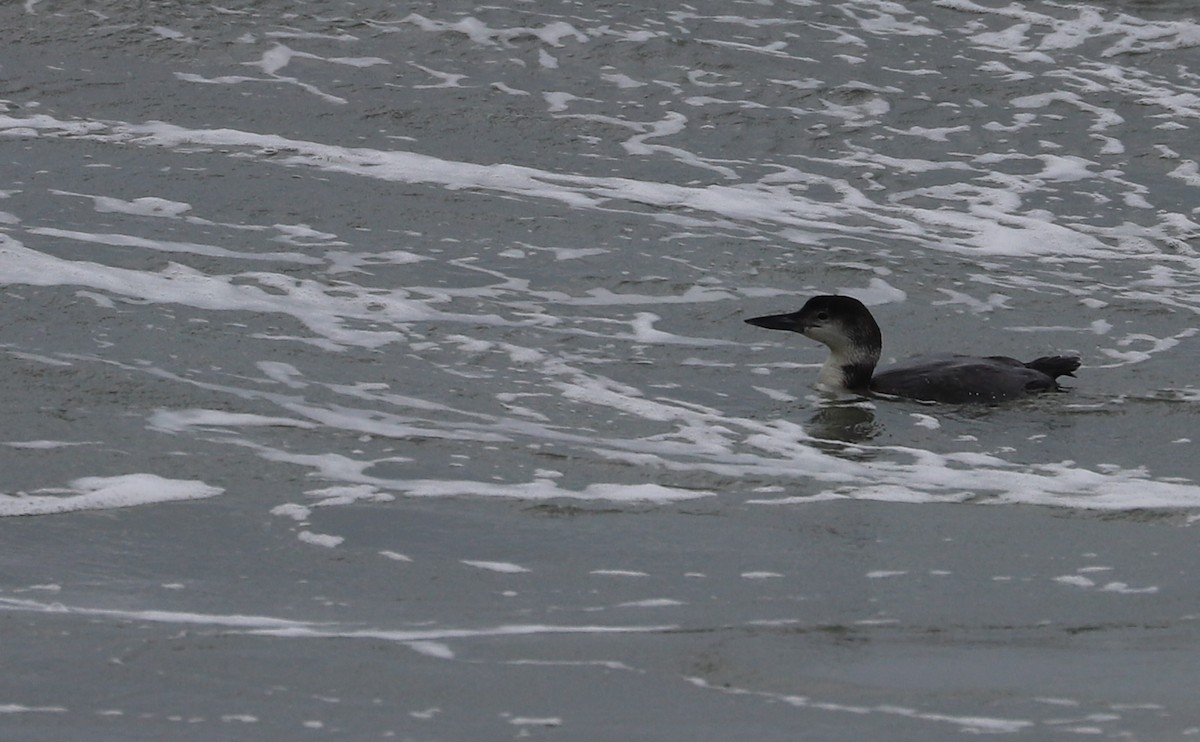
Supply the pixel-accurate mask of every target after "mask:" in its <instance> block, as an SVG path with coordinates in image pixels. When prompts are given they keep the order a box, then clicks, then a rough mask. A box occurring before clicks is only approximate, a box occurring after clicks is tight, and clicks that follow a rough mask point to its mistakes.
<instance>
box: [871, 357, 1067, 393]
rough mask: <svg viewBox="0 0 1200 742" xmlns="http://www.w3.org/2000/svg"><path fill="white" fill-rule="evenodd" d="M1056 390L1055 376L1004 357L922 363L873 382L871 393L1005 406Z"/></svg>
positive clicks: (895, 368) (896, 369)
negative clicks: (1028, 396)
mask: <svg viewBox="0 0 1200 742" xmlns="http://www.w3.org/2000/svg"><path fill="white" fill-rule="evenodd" d="M1039 360H1041V359H1039ZM1034 363H1036V361H1035V362H1034ZM1057 388H1058V384H1056V383H1055V381H1054V376H1051V375H1050V374H1049V373H1047V372H1045V371H1043V370H1042V368H1040V367H1031V365H1027V364H1024V363H1022V362H1020V361H1018V360H1016V359H1013V358H1007V357H1003V356H994V357H990V358H980V357H976V356H943V357H938V358H930V359H921V360H918V361H914V362H911V363H905V364H902V365H897V366H893V367H891V368H889V369H887V370H885V371H881V372H879V373H877V374H875V375H874V376H873V377H872V378H871V390H872V391H875V392H878V393H880V394H892V395H896V396H899V397H908V398H910V399H918V400H921V401H925V402H949V403H955V404H957V403H964V402H983V403H995V402H1005V401H1008V400H1011V399H1019V398H1020V397H1024V396H1026V395H1028V394H1035V393H1038V392H1045V391H1053V390H1055V389H1057Z"/></svg>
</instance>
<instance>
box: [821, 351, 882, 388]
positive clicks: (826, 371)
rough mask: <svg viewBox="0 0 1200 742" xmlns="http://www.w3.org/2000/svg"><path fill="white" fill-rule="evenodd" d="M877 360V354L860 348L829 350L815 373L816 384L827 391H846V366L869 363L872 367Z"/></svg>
mask: <svg viewBox="0 0 1200 742" xmlns="http://www.w3.org/2000/svg"><path fill="white" fill-rule="evenodd" d="M878 362H879V356H878V355H877V354H875V353H871V352H870V351H864V350H863V349H861V348H850V349H840V350H832V349H831V350H830V351H829V357H828V358H826V359H825V363H824V364H823V365H822V366H821V372H820V373H819V374H817V386H818V387H820V388H821V389H824V390H825V391H829V392H837V393H841V392H848V391H850V390H849V388H848V387H847V386H846V371H845V369H846V367H848V366H858V365H862V364H867V363H869V364H870V365H871V366H872V367H874V366H875V364H876V363H878Z"/></svg>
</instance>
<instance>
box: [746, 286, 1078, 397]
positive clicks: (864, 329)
mask: <svg viewBox="0 0 1200 742" xmlns="http://www.w3.org/2000/svg"><path fill="white" fill-rule="evenodd" d="M746 322H748V323H749V324H752V325H756V326H758V327H765V328H767V329H768V330H790V331H791V332H798V333H800V334H802V335H805V336H807V337H810V338H812V339H813V340H816V341H817V342H819V343H823V344H824V345H826V346H828V347H829V358H828V359H826V361H825V365H824V366H822V367H821V373H820V376H819V377H818V382H819V384H820V386H822V387H824V388H825V389H827V390H829V391H833V392H852V393H857V394H868V393H870V392H875V393H877V394H886V395H892V396H896V397H907V398H909V399H915V400H919V401H922V402H949V403H955V404H959V403H965V402H982V403H985V404H995V403H997V402H1006V401H1009V400H1013V399H1020V398H1022V397H1026V396H1029V395H1031V394H1037V393H1039V392H1050V391H1059V386H1058V381H1057V379H1058V377H1059V376H1072V377H1073V376H1074V375H1075V374H1074V371H1075V369H1077V368H1079V363H1080V362H1079V358H1078V357H1077V356H1044V357H1042V358H1038V359H1036V360H1032V361H1030V362H1028V363H1022V362H1021V361H1018V360H1017V359H1015V358H1008V357H1005V356H964V355H945V356H935V357H930V358H921V359H917V360H915V361H912V362H909V363H903V364H900V365H896V366H892V367H891V368H888V369H886V370H884V371H882V372H880V373H875V364H877V363H878V362H879V353H880V350H881V349H882V347H883V338H882V336H881V335H880V332H879V325H878V324H876V323H875V318H874V317H872V316H871V312H870V311H869V310H868V309H867V308H866V306H864V305H863V303H862V302H861V301H859V300H858V299H853V298H851V297H849V296H814V297H813V298H811V299H809V300H808V302H807V303H805V305H804V306H803V307H802V308H801V309H800V311H798V312H791V313H790V314H772V315H768V316H765V317H753V318H751V319H748V320H746Z"/></svg>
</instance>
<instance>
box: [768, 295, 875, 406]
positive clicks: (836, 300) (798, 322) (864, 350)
mask: <svg viewBox="0 0 1200 742" xmlns="http://www.w3.org/2000/svg"><path fill="white" fill-rule="evenodd" d="M746 322H748V323H750V324H752V325H755V326H757V327H765V328H767V329H768V330H789V331H791V332H798V333H800V334H801V335H804V336H805V337H810V338H812V339H813V340H816V341H817V342H819V343H821V344H823V345H825V346H827V347H828V348H829V359H828V360H826V361H825V366H824V368H822V369H821V378H820V380H821V383H822V384H824V385H825V386H827V387H831V388H834V389H839V388H840V389H852V390H858V389H866V388H867V386H868V384H869V383H870V381H871V374H872V373H873V372H874V371H875V364H876V363H878V362H879V353H880V351H881V350H882V348H883V339H882V336H881V335H880V333H879V325H878V324H876V323H875V318H874V317H872V316H871V312H870V310H868V309H867V308H866V306H864V305H863V303H862V302H861V301H859V300H858V299H854V298H851V297H849V296H814V297H813V298H811V299H809V300H808V301H807V302H806V303H805V304H804V306H803V307H801V308H800V311H798V312H791V313H789V314H771V315H767V316H765V317H753V318H751V319H748V320H746Z"/></svg>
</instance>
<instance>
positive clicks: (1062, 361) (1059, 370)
mask: <svg viewBox="0 0 1200 742" xmlns="http://www.w3.org/2000/svg"><path fill="white" fill-rule="evenodd" d="M1079 363H1080V361H1079V356H1043V357H1041V358H1038V359H1036V360H1033V361H1030V362H1029V363H1026V364H1025V367H1026V368H1032V369H1033V370H1034V371H1041V372H1042V373H1044V374H1045V375H1047V376H1049V377H1050V378H1051V379H1057V378H1058V377H1060V376H1074V375H1075V373H1074V372H1075V369H1077V368H1079Z"/></svg>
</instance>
